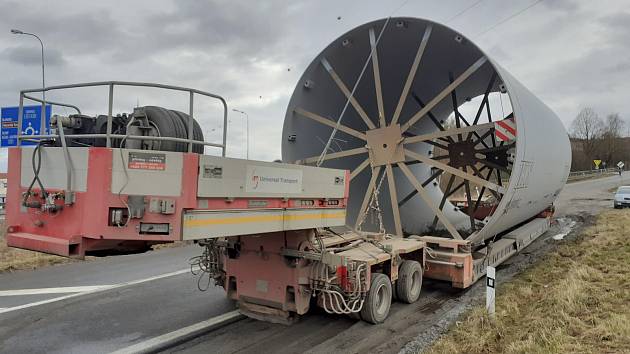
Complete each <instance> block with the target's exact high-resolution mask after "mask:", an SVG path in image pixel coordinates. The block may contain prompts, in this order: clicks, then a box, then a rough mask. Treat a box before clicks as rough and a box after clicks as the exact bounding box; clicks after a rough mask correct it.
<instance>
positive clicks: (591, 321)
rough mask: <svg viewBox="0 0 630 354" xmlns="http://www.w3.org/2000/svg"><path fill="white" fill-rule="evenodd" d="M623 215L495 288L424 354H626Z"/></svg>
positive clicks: (605, 217) (629, 246) (629, 251)
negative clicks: (491, 307) (487, 306)
mask: <svg viewBox="0 0 630 354" xmlns="http://www.w3.org/2000/svg"><path fill="white" fill-rule="evenodd" d="M628 231H630V211H618V210H612V211H607V212H604V213H603V214H601V215H600V216H599V217H598V222H597V224H596V225H595V226H592V227H589V228H588V229H586V230H584V232H583V233H582V235H581V236H580V237H579V238H578V240H575V241H565V242H566V243H565V244H563V245H561V246H560V247H559V248H558V250H557V251H555V252H553V253H552V254H550V255H548V256H546V257H545V259H544V260H542V261H541V262H540V263H538V264H537V265H536V266H534V267H533V268H531V269H529V270H527V271H526V272H524V273H523V274H521V275H519V276H517V277H516V278H515V279H514V280H513V281H511V282H509V283H506V284H501V283H499V287H498V294H497V304H496V308H497V314H496V318H495V319H494V320H490V319H489V318H488V317H487V315H486V314H485V311H484V308H483V306H478V307H475V308H474V309H473V310H471V311H470V312H469V313H467V314H466V315H464V317H463V318H462V319H461V320H460V321H458V322H457V323H456V324H455V325H454V326H452V327H451V329H450V330H449V332H448V333H446V334H445V335H444V336H443V337H442V338H440V340H438V341H437V342H436V343H435V344H434V345H433V347H432V348H430V349H429V350H428V352H429V353H630V275H629V274H628V270H629V267H628V261H629V260H630V235H629V234H628Z"/></svg>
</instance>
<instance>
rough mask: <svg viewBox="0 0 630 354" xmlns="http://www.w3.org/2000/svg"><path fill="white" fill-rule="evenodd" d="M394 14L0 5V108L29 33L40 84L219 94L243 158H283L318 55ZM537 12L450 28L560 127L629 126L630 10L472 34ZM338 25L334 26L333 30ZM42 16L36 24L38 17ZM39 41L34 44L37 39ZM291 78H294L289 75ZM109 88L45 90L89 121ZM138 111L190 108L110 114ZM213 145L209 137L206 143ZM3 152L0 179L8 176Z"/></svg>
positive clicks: (495, 4)
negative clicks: (43, 60)
mask: <svg viewBox="0 0 630 354" xmlns="http://www.w3.org/2000/svg"><path fill="white" fill-rule="evenodd" d="M471 3H472V0H457V1H450V2H438V1H430V0H423V1H408V2H405V5H404V6H403V7H402V8H400V9H399V10H398V12H396V13H394V14H393V15H394V16H412V17H422V18H428V19H432V20H435V21H438V22H441V21H444V20H445V19H448V18H450V17H452V16H453V14H455V13H458V12H460V11H461V10H462V9H464V8H466V7H468V6H469V5H470V4H471ZM400 4H401V1H397V2H396V3H391V2H383V1H381V0H363V1H344V2H339V1H333V0H322V1H317V2H314V1H280V0H273V1H264V2H261V1H227V0H225V1H221V0H212V1H174V0H140V1H134V2H129V1H126V0H112V1H109V2H106V3H98V2H85V1H82V0H60V1H55V2H36V1H34V0H24V1H19V2H17V1H6V0H0V23H2V24H3V25H4V26H5V27H4V29H2V28H0V74H1V75H2V76H3V80H0V106H10V105H15V104H16V103H17V102H16V101H17V97H18V91H19V89H22V88H28V87H38V86H39V85H40V82H39V72H37V71H36V69H37V68H36V65H39V52H38V47H37V46H36V44H37V43H26V42H25V40H26V39H25V38H18V37H17V36H14V35H11V34H9V33H8V31H9V29H10V28H19V29H22V30H25V31H30V32H34V33H37V34H38V35H40V36H41V37H42V39H43V40H44V43H45V45H46V56H47V64H48V66H49V67H50V70H48V71H47V82H48V83H49V84H61V83H70V82H84V81H97V80H129V81H149V82H164V83H169V84H175V85H181V86H190V87H195V88H199V89H202V90H207V91H211V92H215V93H218V94H221V95H223V96H225V97H226V98H227V100H228V104H229V105H230V108H239V109H242V110H245V111H247V112H248V113H249V115H250V119H251V121H250V129H251V136H250V139H251V141H250V149H251V152H250V157H251V158H256V159H265V160H272V159H275V158H278V157H279V155H280V141H281V136H280V134H281V129H282V121H283V118H284V113H285V112H284V111H285V109H286V106H287V103H288V100H289V97H290V95H291V93H292V91H293V88H294V86H295V84H296V82H297V80H298V78H299V76H300V75H301V73H302V71H303V70H304V68H305V67H306V66H307V65H308V64H309V62H310V60H312V58H314V57H315V56H316V55H317V54H318V53H319V51H321V50H322V49H323V48H324V47H325V46H327V45H328V44H329V43H330V42H331V41H332V40H334V39H335V38H337V37H338V36H340V35H341V34H343V33H344V32H346V31H348V30H350V29H352V28H353V27H355V26H358V25H360V24H362V23H365V22H368V21H371V20H374V19H378V18H383V17H387V16H388V15H390V14H392V11H394V10H395V9H397V8H398V7H399V5H400ZM529 4H531V0H514V1H509V2H507V1H501V0H486V1H484V2H482V3H480V4H479V6H475V7H474V8H472V9H471V10H470V11H468V12H466V13H464V14H463V15H461V16H459V17H458V18H457V19H455V20H454V21H452V23H449V24H448V25H450V26H452V27H454V28H455V29H457V30H458V31H460V32H461V33H462V34H464V35H466V36H468V37H472V40H473V41H474V42H475V43H477V44H478V45H479V46H480V47H482V48H483V49H484V50H485V51H486V52H487V53H488V54H489V55H490V56H491V57H493V59H495V60H497V61H498V62H499V63H500V64H501V65H502V66H504V67H505V68H506V69H508V70H509V71H510V72H511V73H512V74H514V76H515V77H517V78H518V79H519V80H521V81H522V82H523V84H525V85H526V86H527V87H528V88H529V89H530V90H532V92H534V93H535V94H537V95H538V96H539V97H540V98H541V99H543V101H545V102H546V103H547V104H548V105H549V106H550V107H552V109H554V110H555V111H556V112H557V113H558V114H559V116H560V117H561V119H562V120H563V121H564V122H565V124H567V125H568V124H569V123H570V121H571V119H572V118H573V117H574V116H575V114H576V113H577V112H578V111H579V109H580V108H581V107H583V106H585V105H591V106H593V107H594V108H595V109H597V110H599V111H600V112H601V114H605V113H607V112H612V111H618V112H620V113H621V115H622V117H623V116H626V117H627V116H630V102H628V101H627V99H626V98H625V95H626V92H628V90H630V84H628V83H627V77H628V72H629V71H630V60H629V59H628V58H630V48H627V43H629V42H630V14H628V12H627V11H626V7H627V4H626V1H621V0H603V1H601V2H599V1H598V2H584V1H577V0H548V1H543V2H541V3H540V4H538V5H536V6H534V7H533V8H531V9H530V10H528V11H527V12H525V13H523V14H522V15H519V16H518V17H516V18H513V19H512V20H510V21H508V22H506V23H505V24H502V25H501V26H498V27H496V28H495V29H493V30H492V31H490V32H488V33H487V34H484V35H483V36H481V37H479V38H474V35H475V34H477V33H480V32H481V31H483V30H484V29H486V28H489V27H490V26H492V25H493V24H495V23H497V22H499V21H501V20H502V19H505V18H507V17H508V16H510V15H511V14H513V13H514V12H515V11H518V10H519V9H521V8H524V7H526V6H528V5H529ZM339 17H341V19H338V18H339ZM35 19H36V20H35ZM33 40H34V39H33ZM288 68H290V71H288V70H287V69H288ZM105 92H106V90H100V91H99V90H96V89H94V90H82V91H79V90H77V91H72V92H69V93H67V94H62V93H52V92H51V94H50V95H51V97H54V98H55V99H58V100H61V101H71V102H76V103H77V104H79V105H80V106H81V107H82V108H83V109H84V111H85V112H86V113H89V114H97V113H103V112H105V111H106V109H107V107H106V94H105ZM137 102H140V104H159V105H164V106H167V107H170V108H175V109H180V110H185V109H186V104H187V100H186V97H183V96H178V95H168V94H164V93H162V92H158V91H155V90H137V91H130V90H120V91H117V96H116V99H115V110H116V111H121V112H128V111H130V110H131V108H132V107H133V106H135V104H136V103H137ZM196 105H197V109H198V112H197V113H196V114H198V118H200V120H201V121H202V126H203V127H204V129H205V130H206V131H207V132H208V134H210V135H211V138H212V139H218V135H216V131H215V132H212V131H211V130H212V129H217V128H219V127H220V126H221V119H220V116H221V113H220V110H219V107H218V106H216V105H214V103H212V102H211V101H207V100H202V99H199V100H198V101H196ZM230 119H231V123H229V131H230V133H229V139H228V145H229V149H228V153H229V154H234V156H244V147H243V145H244V142H245V134H244V130H243V122H242V117H239V116H238V115H231V117H230ZM213 134H214V135H213ZM3 161H6V160H5V159H3V158H2V155H1V154H0V170H2V169H3V167H2V166H3V165H2V163H3Z"/></svg>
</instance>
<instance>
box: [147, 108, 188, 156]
mask: <svg viewBox="0 0 630 354" xmlns="http://www.w3.org/2000/svg"><path fill="white" fill-rule="evenodd" d="M144 109H145V113H146V115H147V119H148V120H149V121H150V122H151V123H153V124H154V125H155V126H156V127H157V129H158V130H159V131H160V136H170V137H173V138H183V139H185V138H186V128H185V127H184V125H183V124H182V121H181V119H179V117H178V116H177V115H176V114H172V113H171V112H170V111H169V110H167V109H165V108H162V107H156V106H146V107H144ZM159 146H160V149H159V150H161V151H180V152H182V151H187V150H186V144H185V143H179V142H174V141H161V142H160V144H159Z"/></svg>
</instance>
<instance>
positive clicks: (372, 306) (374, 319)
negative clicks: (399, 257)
mask: <svg viewBox="0 0 630 354" xmlns="http://www.w3.org/2000/svg"><path fill="white" fill-rule="evenodd" d="M391 306H392V283H391V281H390V280H389V277H388V276H387V275H385V274H382V273H372V281H371V282H370V291H368V294H367V297H366V299H365V302H364V303H363V308H362V309H361V318H362V319H363V320H364V321H366V322H370V323H374V324H376V323H381V322H383V321H385V319H386V318H387V316H388V315H389V309H390V307H391Z"/></svg>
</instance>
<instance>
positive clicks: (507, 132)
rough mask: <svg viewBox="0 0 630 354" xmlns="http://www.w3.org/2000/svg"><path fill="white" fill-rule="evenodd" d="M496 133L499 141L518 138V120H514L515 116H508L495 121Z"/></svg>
mask: <svg viewBox="0 0 630 354" xmlns="http://www.w3.org/2000/svg"><path fill="white" fill-rule="evenodd" d="M494 135H495V136H496V138H497V140H499V141H510V140H514V139H516V121H514V118H513V117H512V118H506V119H503V120H499V121H496V122H494Z"/></svg>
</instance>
